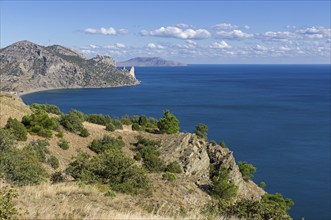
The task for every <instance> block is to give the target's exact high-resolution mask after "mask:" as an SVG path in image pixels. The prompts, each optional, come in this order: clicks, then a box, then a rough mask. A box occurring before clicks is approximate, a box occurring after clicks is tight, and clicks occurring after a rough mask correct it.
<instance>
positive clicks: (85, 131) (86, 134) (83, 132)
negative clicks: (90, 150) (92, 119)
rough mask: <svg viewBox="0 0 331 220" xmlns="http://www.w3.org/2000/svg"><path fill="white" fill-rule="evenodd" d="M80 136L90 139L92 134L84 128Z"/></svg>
mask: <svg viewBox="0 0 331 220" xmlns="http://www.w3.org/2000/svg"><path fill="white" fill-rule="evenodd" d="M79 136H81V137H88V136H90V133H89V132H88V130H87V129H86V128H82V129H81V130H80V134H79Z"/></svg>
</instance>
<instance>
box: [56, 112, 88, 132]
mask: <svg viewBox="0 0 331 220" xmlns="http://www.w3.org/2000/svg"><path fill="white" fill-rule="evenodd" d="M84 120H85V116H84V114H83V113H82V112H80V111H77V110H71V111H70V112H69V113H68V114H66V115H63V116H62V117H61V119H60V124H61V125H62V126H63V127H64V128H65V129H66V130H68V131H70V132H74V133H76V134H79V135H80V136H82V137H87V136H89V133H88V131H87V130H86V128H84V126H83V122H84Z"/></svg>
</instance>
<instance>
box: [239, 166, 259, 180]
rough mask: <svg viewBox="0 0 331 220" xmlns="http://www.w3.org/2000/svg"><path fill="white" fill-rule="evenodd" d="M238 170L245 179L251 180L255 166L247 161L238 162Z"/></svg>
mask: <svg viewBox="0 0 331 220" xmlns="http://www.w3.org/2000/svg"><path fill="white" fill-rule="evenodd" d="M239 170H240V172H241V174H242V176H243V179H244V180H245V181H248V180H251V179H252V178H253V177H254V173H255V172H256V168H255V167H254V166H253V165H252V164H249V163H247V162H245V161H244V162H239Z"/></svg>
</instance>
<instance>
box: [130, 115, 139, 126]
mask: <svg viewBox="0 0 331 220" xmlns="http://www.w3.org/2000/svg"><path fill="white" fill-rule="evenodd" d="M130 120H131V122H132V123H137V124H139V116H138V115H132V116H131V117H130Z"/></svg>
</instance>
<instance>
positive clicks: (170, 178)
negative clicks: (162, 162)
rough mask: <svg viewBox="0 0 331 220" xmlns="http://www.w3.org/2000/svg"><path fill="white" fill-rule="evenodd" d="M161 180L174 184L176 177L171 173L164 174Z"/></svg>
mask: <svg viewBox="0 0 331 220" xmlns="http://www.w3.org/2000/svg"><path fill="white" fill-rule="evenodd" d="M162 179H164V180H166V181H169V182H174V181H175V180H176V176H175V175H174V174H173V173H170V172H165V173H164V174H162Z"/></svg>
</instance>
